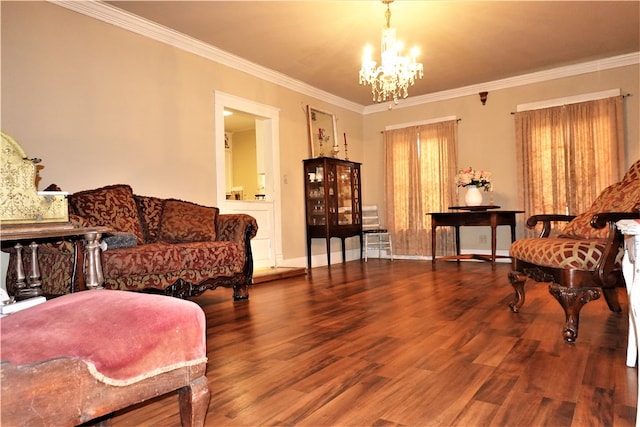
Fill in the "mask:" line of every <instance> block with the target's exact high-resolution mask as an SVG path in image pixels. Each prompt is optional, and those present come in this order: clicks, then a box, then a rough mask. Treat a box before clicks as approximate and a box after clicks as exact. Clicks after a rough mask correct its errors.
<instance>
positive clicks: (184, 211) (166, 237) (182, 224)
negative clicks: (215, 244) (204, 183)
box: [159, 199, 218, 243]
mask: <svg viewBox="0 0 640 427" xmlns="http://www.w3.org/2000/svg"><path fill="white" fill-rule="evenodd" d="M217 219H218V208H213V207H206V206H200V205H197V204H195V203H191V202H185V201H182V200H176V199H166V200H165V201H164V203H163V207H162V216H161V219H160V232H159V240H160V241H163V242H169V243H187V242H202V241H213V240H216V222H217Z"/></svg>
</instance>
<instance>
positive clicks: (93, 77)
mask: <svg viewBox="0 0 640 427" xmlns="http://www.w3.org/2000/svg"><path fill="white" fill-rule="evenodd" d="M1 7H2V28H1V31H2V51H1V52H2V116H1V126H2V129H3V130H4V131H6V132H7V133H9V134H10V135H12V136H13V137H14V138H16V140H18V141H19V142H20V144H21V145H22V146H23V148H24V149H25V150H26V152H27V153H28V155H29V156H33V157H40V158H42V159H43V163H42V164H43V165H44V166H45V169H44V170H43V171H42V178H43V179H42V183H41V185H42V186H43V187H46V186H47V185H49V184H50V183H56V184H58V185H59V186H60V187H62V189H63V190H65V191H69V192H75V191H79V190H83V189H89V188H94V187H98V186H102V185H108V184H114V183H128V184H130V185H131V186H132V187H133V189H134V192H136V193H138V194H145V195H154V196H159V197H179V198H183V199H185V200H191V201H194V202H196V203H202V204H213V203H215V200H216V194H215V185H214V184H215V165H214V146H213V144H214V142H213V141H214V123H213V118H214V114H213V113H214V91H216V90H220V91H222V92H225V93H229V94H233V95H235V96H238V97H241V98H245V99H249V100H252V101H255V102H259V103H262V104H266V105H270V106H273V107H275V108H278V109H279V110H280V144H281V147H280V153H281V156H280V169H281V176H280V179H281V191H282V194H281V197H282V201H283V209H282V213H283V218H282V223H283V224H285V225H286V227H285V231H286V236H287V237H286V238H285V239H284V240H283V257H284V258H285V259H288V258H300V259H304V256H305V243H304V235H305V231H304V230H305V229H304V202H303V194H302V181H301V179H302V178H301V177H302V160H303V159H304V158H307V157H308V156H309V145H308V137H307V125H306V113H305V109H304V107H305V106H306V105H307V104H311V105H314V106H317V107H318V108H320V109H324V110H327V111H332V112H334V113H335V114H336V115H337V116H338V117H339V119H340V123H339V125H338V128H339V130H340V131H346V132H348V134H349V136H350V142H351V144H352V147H353V149H352V151H351V153H350V154H351V155H352V157H353V159H354V160H358V159H361V156H362V151H361V150H359V149H358V148H357V146H358V144H359V141H361V139H362V118H361V116H360V115H359V114H356V113H353V112H349V111H347V110H344V109H342V108H338V107H336V106H333V105H330V104H327V103H325V102H323V101H321V100H317V99H314V98H311V97H309V96H306V95H303V94H300V93H296V92H294V91H291V90H288V89H285V88H283V87H280V86H278V85H275V84H272V83H269V82H265V81H264V80H261V79H258V78H256V77H253V76H250V75H248V74H246V73H242V72H239V71H236V70H232V69H230V68H228V67H225V66H222V65H220V64H217V63H214V62H211V61H209V60H206V59H204V58H201V57H199V56H196V55H193V54H190V53H186V52H183V51H181V50H178V49H176V48H173V47H170V46H167V45H164V44H162V43H159V42H156V41H153V40H150V39H147V38H145V37H143V36H140V35H137V34H134V33H131V32H128V31H125V30H122V29H120V28H117V27H114V26H112V25H109V24H105V23H102V22H99V21H97V20H95V19H92V18H89V17H86V16H83V15H81V14H78V13H75V12H72V11H69V10H67V9H64V8H62V7H59V6H56V5H53V4H50V3H44V2H2V3H1ZM316 246H317V247H318V248H319V250H320V249H321V247H322V246H323V245H322V244H321V243H320V242H318V243H317V244H316V243H314V248H315V247H316Z"/></svg>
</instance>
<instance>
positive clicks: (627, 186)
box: [562, 179, 640, 239]
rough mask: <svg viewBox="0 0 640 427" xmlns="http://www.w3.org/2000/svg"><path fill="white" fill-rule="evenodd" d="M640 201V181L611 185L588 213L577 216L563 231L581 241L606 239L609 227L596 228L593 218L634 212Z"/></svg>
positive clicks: (626, 181)
mask: <svg viewBox="0 0 640 427" xmlns="http://www.w3.org/2000/svg"><path fill="white" fill-rule="evenodd" d="M638 201H640V179H629V180H624V181H621V182H618V183H616V184H613V185H610V186H609V187H607V188H605V189H604V190H603V191H602V193H600V195H599V196H598V197H597V198H596V199H595V200H594V201H593V203H592V204H591V206H590V207H589V209H587V211H586V212H583V213H581V214H580V215H578V216H576V217H575V218H574V219H573V220H572V221H571V222H569V224H567V226H566V227H565V228H564V230H563V231H562V234H563V235H566V236H569V237H575V238H581V239H605V238H606V237H607V234H608V233H609V230H608V228H607V227H604V228H600V229H598V228H594V227H592V226H591V224H590V222H591V218H592V217H593V216H594V215H595V214H597V213H602V212H633V211H634V210H635V209H637V206H638Z"/></svg>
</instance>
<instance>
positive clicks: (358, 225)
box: [304, 157, 362, 268]
mask: <svg viewBox="0 0 640 427" xmlns="http://www.w3.org/2000/svg"><path fill="white" fill-rule="evenodd" d="M304 183H305V184H304V193H305V207H306V226H307V265H308V267H309V268H311V239H325V240H326V245H327V264H328V265H331V238H332V237H338V238H340V240H341V243H342V262H345V261H346V252H345V239H346V238H348V237H354V236H358V237H359V239H360V256H361V257H362V206H361V201H360V197H361V194H360V163H356V162H350V161H347V160H340V159H335V158H329V157H318V158H315V159H308V160H304Z"/></svg>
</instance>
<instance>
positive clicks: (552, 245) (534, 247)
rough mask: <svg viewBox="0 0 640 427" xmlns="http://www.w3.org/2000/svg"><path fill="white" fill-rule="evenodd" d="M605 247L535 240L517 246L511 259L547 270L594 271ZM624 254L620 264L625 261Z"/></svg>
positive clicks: (600, 243) (593, 243) (591, 242)
mask: <svg viewBox="0 0 640 427" xmlns="http://www.w3.org/2000/svg"><path fill="white" fill-rule="evenodd" d="M605 247H606V241H605V240H596V239H590V240H585V239H570V238H563V237H555V238H546V239H540V238H537V237H533V238H527V239H518V240H516V241H515V242H513V243H512V244H511V247H510V248H509V255H510V256H511V257H512V258H517V259H519V260H522V261H525V262H528V263H531V264H535V265H540V266H545V267H555V268H565V269H577V270H583V271H593V270H595V267H596V265H597V264H598V261H600V258H602V254H603V253H604V250H605ZM622 253H623V252H622V251H621V253H620V255H619V256H618V259H617V260H616V261H617V262H619V261H620V260H621V259H622Z"/></svg>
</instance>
